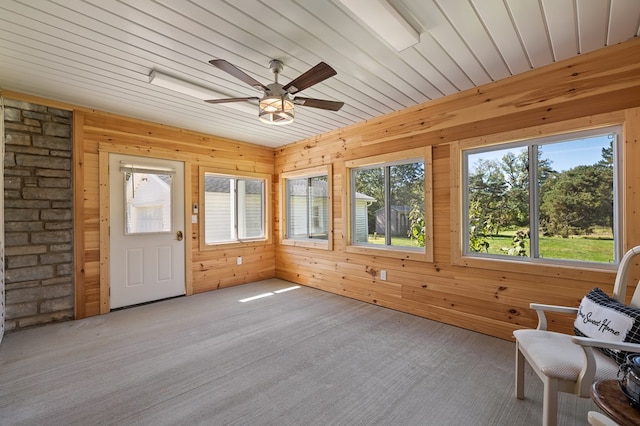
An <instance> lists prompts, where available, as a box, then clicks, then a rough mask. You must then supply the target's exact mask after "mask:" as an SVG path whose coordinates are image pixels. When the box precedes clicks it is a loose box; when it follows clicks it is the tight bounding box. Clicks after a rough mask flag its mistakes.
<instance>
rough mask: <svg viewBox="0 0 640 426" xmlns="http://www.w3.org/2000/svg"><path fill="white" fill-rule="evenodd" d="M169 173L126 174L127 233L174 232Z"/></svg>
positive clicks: (170, 176)
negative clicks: (172, 228) (172, 229)
mask: <svg viewBox="0 0 640 426" xmlns="http://www.w3.org/2000/svg"><path fill="white" fill-rule="evenodd" d="M171 179H172V175H170V174H159V173H150V172H147V173H145V172H124V185H125V191H124V192H125V233H126V234H140V233H153V232H171V188H172V185H171Z"/></svg>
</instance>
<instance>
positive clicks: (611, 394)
mask: <svg viewBox="0 0 640 426" xmlns="http://www.w3.org/2000/svg"><path fill="white" fill-rule="evenodd" d="M591 398H592V399H593V401H594V402H595V403H596V405H597V406H598V407H599V408H600V409H601V410H602V412H603V413H605V414H606V415H607V416H609V417H610V418H611V419H612V420H614V421H616V422H617V423H618V424H620V426H637V425H639V424H640V410H638V409H636V408H634V407H633V406H631V404H630V403H629V400H628V399H627V397H626V396H625V395H624V394H623V393H622V391H621V390H620V386H619V385H618V381H617V380H602V381H598V382H595V383H594V384H593V386H592V387H591Z"/></svg>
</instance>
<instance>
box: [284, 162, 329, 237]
mask: <svg viewBox="0 0 640 426" xmlns="http://www.w3.org/2000/svg"><path fill="white" fill-rule="evenodd" d="M281 179H282V192H281V193H282V194H283V196H282V198H283V210H282V212H283V213H284V214H281V217H282V218H283V219H282V234H283V235H282V243H283V244H289V245H297V246H306V247H315V248H326V249H330V248H331V235H332V233H331V222H332V220H331V217H332V215H331V191H332V188H331V167H330V166H322V167H317V168H312V169H308V170H301V171H295V172H286V173H283V174H282V176H281Z"/></svg>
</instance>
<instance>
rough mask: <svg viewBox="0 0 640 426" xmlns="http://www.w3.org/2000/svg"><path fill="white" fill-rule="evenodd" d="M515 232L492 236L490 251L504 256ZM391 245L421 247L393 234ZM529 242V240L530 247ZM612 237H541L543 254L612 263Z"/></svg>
mask: <svg viewBox="0 0 640 426" xmlns="http://www.w3.org/2000/svg"><path fill="white" fill-rule="evenodd" d="M514 234H515V231H511V232H510V231H506V232H504V233H501V234H500V235H498V236H492V237H489V254H500V255H505V254H506V253H505V251H503V250H502V248H506V249H508V248H510V247H511V239H512V238H513V235H514ZM369 244H378V245H384V236H380V235H378V236H375V237H374V235H373V234H371V235H369ZM391 245H392V246H396V247H419V246H418V243H417V241H416V240H412V239H410V238H406V237H392V238H391ZM528 249H529V241H528V240H527V250H528ZM613 253H614V251H613V238H611V234H610V233H609V234H607V233H597V234H593V235H591V236H588V237H585V236H573V237H570V238H560V237H541V238H540V254H541V257H544V258H548V259H564V260H581V261H587V262H602V263H613V259H614V257H613Z"/></svg>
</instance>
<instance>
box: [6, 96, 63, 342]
mask: <svg viewBox="0 0 640 426" xmlns="http://www.w3.org/2000/svg"><path fill="white" fill-rule="evenodd" d="M71 124H72V112H71V111H65V110H60V109H56V108H51V107H45V106H41V105H34V104H30V103H26V102H17V101H12V100H5V138H6V139H5V140H6V145H5V157H4V186H5V188H4V227H5V255H6V263H5V293H6V306H5V308H6V312H5V327H6V330H7V331H9V330H16V329H20V328H23V327H28V326H32V325H37V324H43V323H49V322H55V321H62V320H68V319H72V318H73V263H72V262H73V245H72V244H73V241H72V235H73V189H72V188H73V183H72V160H71V153H72V137H71V136H72V131H71Z"/></svg>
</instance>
